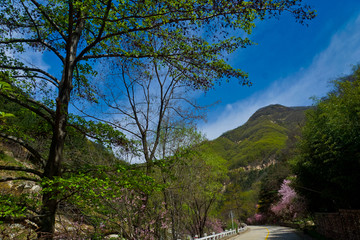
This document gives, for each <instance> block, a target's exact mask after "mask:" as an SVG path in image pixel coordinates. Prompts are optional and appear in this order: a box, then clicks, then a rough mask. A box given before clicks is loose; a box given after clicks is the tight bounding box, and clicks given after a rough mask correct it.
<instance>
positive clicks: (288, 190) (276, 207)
mask: <svg viewBox="0 0 360 240" xmlns="http://www.w3.org/2000/svg"><path fill="white" fill-rule="evenodd" d="M290 184H291V181H290V180H286V179H284V181H283V183H282V184H281V187H280V189H279V191H278V194H279V196H280V197H281V198H280V200H279V201H278V202H277V203H276V204H273V205H272V206H271V211H273V212H274V213H275V215H276V216H278V217H280V218H281V220H283V221H284V220H285V221H292V220H294V219H296V218H299V217H301V216H302V215H303V214H304V213H305V210H306V209H305V202H304V199H303V198H301V197H300V196H298V195H297V193H296V192H295V190H294V189H293V188H292V187H291V186H290Z"/></svg>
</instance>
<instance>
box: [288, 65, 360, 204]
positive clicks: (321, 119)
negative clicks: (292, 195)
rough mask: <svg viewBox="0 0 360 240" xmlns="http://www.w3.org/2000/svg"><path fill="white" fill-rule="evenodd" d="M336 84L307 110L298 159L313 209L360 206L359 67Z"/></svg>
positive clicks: (297, 167) (296, 164)
mask: <svg viewBox="0 0 360 240" xmlns="http://www.w3.org/2000/svg"><path fill="white" fill-rule="evenodd" d="M334 86H335V90H334V91H333V92H330V93H329V94H328V95H327V97H326V98H325V99H322V100H320V101H318V102H317V103H316V107H315V109H313V110H309V111H308V112H307V115H306V116H307V122H306V125H305V126H304V128H303V132H302V139H301V142H300V145H299V151H300V154H299V156H298V157H297V158H295V159H294V171H295V173H296V175H297V181H298V191H301V193H302V194H304V195H305V196H306V197H307V199H308V200H309V202H310V208H311V210H313V211H333V210H336V209H338V208H359V207H360V205H359V202H360V194H359V191H358V189H359V188H360V185H359V183H360V175H359V171H360V162H359V159H360V152H359V149H360V107H359V106H360V69H359V67H357V68H355V69H354V73H353V74H352V76H351V77H348V78H343V79H339V80H337V81H334ZM314 179H316V181H314Z"/></svg>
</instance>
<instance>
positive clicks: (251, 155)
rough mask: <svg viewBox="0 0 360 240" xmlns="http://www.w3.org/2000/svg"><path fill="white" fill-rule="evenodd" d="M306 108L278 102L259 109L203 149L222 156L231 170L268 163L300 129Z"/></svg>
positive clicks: (272, 160)
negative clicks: (240, 124)
mask: <svg viewBox="0 0 360 240" xmlns="http://www.w3.org/2000/svg"><path fill="white" fill-rule="evenodd" d="M308 108H309V107H285V106H282V105H279V104H275V105H269V106H266V107H263V108H260V109H259V110H257V111H256V112H255V113H254V114H253V115H252V116H251V117H250V118H249V120H248V121H247V122H246V123H245V124H244V125H242V126H240V127H238V128H235V129H233V130H231V131H228V132H225V133H224V134H222V135H221V136H220V137H219V138H217V139H215V140H213V141H209V142H207V143H206V144H205V145H207V146H206V147H205V148H206V149H208V150H209V149H211V151H213V152H215V153H217V154H218V155H220V156H222V157H223V158H225V159H226V160H227V161H228V163H229V167H230V169H236V168H239V167H243V168H248V169H249V168H256V167H258V168H259V166H268V165H270V164H272V163H274V162H275V161H276V159H277V156H278V155H279V154H280V152H281V151H282V150H283V149H284V148H286V144H287V141H288V139H289V138H291V137H292V136H293V135H294V132H296V131H298V130H299V126H300V125H301V124H302V123H303V122H304V120H305V114H304V112H305V110H306V109H308Z"/></svg>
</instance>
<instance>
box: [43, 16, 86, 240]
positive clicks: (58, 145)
mask: <svg viewBox="0 0 360 240" xmlns="http://www.w3.org/2000/svg"><path fill="white" fill-rule="evenodd" d="M83 25H84V22H83V21H79V23H78V25H77V26H76V28H75V29H74V31H72V32H70V33H69V38H68V41H67V46H66V59H65V64H64V69H63V73H62V78H61V82H60V85H59V95H58V97H57V99H56V114H55V121H54V122H55V125H54V128H53V137H52V141H51V146H50V152H49V158H48V161H47V163H46V166H45V169H44V178H45V179H54V177H60V176H61V164H62V160H63V150H64V145H65V139H66V125H67V117H68V113H69V109H68V107H69V103H70V95H71V91H72V89H73V83H72V79H73V72H74V69H75V65H76V53H77V46H78V43H79V39H80V36H81V32H82V29H83ZM52 187H53V189H56V187H57V186H56V185H55V186H52ZM57 194H58V192H57V191H56V190H52V191H48V192H47V193H43V196H42V207H41V216H42V217H41V218H40V226H39V229H38V239H41V240H51V239H53V237H54V232H55V216H56V211H57V207H58V201H57Z"/></svg>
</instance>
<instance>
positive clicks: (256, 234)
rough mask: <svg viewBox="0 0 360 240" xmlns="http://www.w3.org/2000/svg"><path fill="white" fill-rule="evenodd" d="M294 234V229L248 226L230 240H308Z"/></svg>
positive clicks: (308, 238) (305, 237)
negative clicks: (245, 230)
mask: <svg viewBox="0 0 360 240" xmlns="http://www.w3.org/2000/svg"><path fill="white" fill-rule="evenodd" d="M310 239H311V238H310V237H308V236H302V235H299V234H297V233H296V230H295V229H292V228H288V227H279V226H249V230H248V231H247V232H246V233H243V234H241V235H239V236H236V237H233V238H231V240H310Z"/></svg>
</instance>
